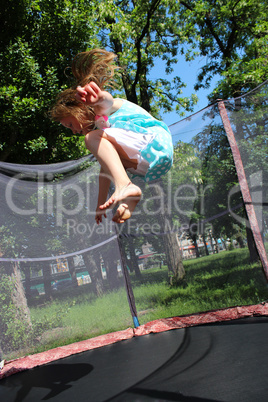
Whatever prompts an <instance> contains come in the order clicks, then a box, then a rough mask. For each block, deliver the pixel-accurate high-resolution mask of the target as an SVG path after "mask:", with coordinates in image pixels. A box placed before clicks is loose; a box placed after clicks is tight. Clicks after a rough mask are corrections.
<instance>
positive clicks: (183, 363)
mask: <svg viewBox="0 0 268 402" xmlns="http://www.w3.org/2000/svg"><path fill="white" fill-rule="evenodd" d="M267 336H268V317H253V318H252V317H251V318H245V319H239V320H234V321H231V322H224V323H214V324H205V325H200V326H195V327H190V328H181V329H174V330H170V331H166V332H162V333H158V334H150V335H145V336H142V337H137V338H133V339H130V340H125V341H121V342H119V343H116V344H113V345H108V346H104V347H102V348H98V349H95V350H92V351H88V352H83V353H80V354H76V355H74V356H71V357H67V358H65V359H61V360H59V361H56V362H53V363H50V364H47V365H44V366H41V367H37V368H35V369H32V370H28V371H25V372H21V373H19V374H15V375H13V376H11V377H8V378H6V379H3V380H2V381H1V382H0V398H1V400H2V401H6V402H22V401H27V402H28V401H29V402H37V401H42V400H51V401H58V402H61V401H62V402H63V401H66V402H67V401H68V402H69V401H74V400H77V401H79V402H80V401H81V402H83V401H85V402H86V401H90V402H104V401H111V402H112V401H114V402H121V401H122V402H130V401H131V402H139V401H148V402H150V401H152V402H156V401H159V402H160V401H226V402H227V401H230V402H231V401H233V402H239V401H241V402H254V401H258V402H266V401H267V392H268V382H267V376H268V365H267V356H268V346H267Z"/></svg>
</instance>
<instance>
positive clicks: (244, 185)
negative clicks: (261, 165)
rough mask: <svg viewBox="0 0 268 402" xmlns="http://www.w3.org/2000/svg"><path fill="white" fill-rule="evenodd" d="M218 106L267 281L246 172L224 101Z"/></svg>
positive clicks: (263, 252)
mask: <svg viewBox="0 0 268 402" xmlns="http://www.w3.org/2000/svg"><path fill="white" fill-rule="evenodd" d="M218 108H219V112H220V116H221V119H222V123H223V126H224V129H225V131H226V135H227V138H228V141H229V144H230V147H231V151H232V154H233V158H234V163H235V167H236V171H237V176H238V181H239V184H240V189H241V193H242V197H243V200H244V203H245V207H246V211H247V215H248V220H249V224H250V227H251V230H252V234H253V238H254V241H255V244H256V248H257V250H258V254H259V257H260V260H261V263H262V266H263V270H264V273H265V276H266V279H267V281H268V260H267V255H266V251H265V247H264V244H263V240H262V236H261V231H260V228H259V224H258V220H257V216H256V213H255V209H254V206H253V204H252V198H251V195H250V190H249V186H248V182H247V178H246V174H245V170H244V166H243V162H242V159H241V154H240V151H239V148H238V145H237V142H236V139H235V136H234V133H233V130H232V126H231V123H230V120H229V117H228V114H227V110H226V108H225V104H224V101H219V102H218Z"/></svg>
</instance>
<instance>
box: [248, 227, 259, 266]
mask: <svg viewBox="0 0 268 402" xmlns="http://www.w3.org/2000/svg"><path fill="white" fill-rule="evenodd" d="M246 232H247V243H248V249H249V261H250V262H251V263H254V262H257V261H259V254H258V251H257V248H256V245H255V241H254V238H253V234H252V230H251V229H250V228H248V227H246Z"/></svg>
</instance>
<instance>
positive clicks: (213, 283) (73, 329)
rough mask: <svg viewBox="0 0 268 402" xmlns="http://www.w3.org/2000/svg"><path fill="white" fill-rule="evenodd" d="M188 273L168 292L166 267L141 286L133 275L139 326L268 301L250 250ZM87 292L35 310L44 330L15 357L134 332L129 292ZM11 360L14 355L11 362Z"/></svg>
mask: <svg viewBox="0 0 268 402" xmlns="http://www.w3.org/2000/svg"><path fill="white" fill-rule="evenodd" d="M184 267H185V272H186V275H185V278H184V280H183V281H182V283H181V284H180V285H179V286H177V287H170V286H169V284H168V272H167V268H166V267H165V266H164V267H163V268H162V269H159V267H155V268H151V269H147V270H144V271H142V283H141V281H138V280H137V279H136V278H135V276H134V275H133V274H131V280H132V284H133V291H134V295H135V299H136V306H137V310H138V317H139V321H140V324H143V323H146V322H148V321H151V320H155V319H157V318H164V317H172V316H180V315H185V314H192V313H196V312H200V311H208V310H211V309H218V308H223V307H231V306H235V305H250V304H257V303H259V302H261V301H264V300H266V299H267V298H268V297H267V296H268V288H267V283H266V280H265V277H264V274H263V272H262V269H261V267H260V265H259V264H249V263H248V251H247V250H246V249H238V250H233V251H228V252H227V251H224V252H221V253H219V254H216V255H210V256H208V257H202V258H199V259H194V260H188V261H184ZM83 288H84V289H83V291H82V293H81V294H80V295H79V296H77V295H76V296H74V295H73V296H71V295H69V294H68V293H65V294H63V295H62V298H61V299H58V300H54V301H53V302H50V303H47V304H46V305H41V306H38V307H31V318H32V321H33V323H34V328H35V329H36V332H38V328H39V333H38V334H37V335H36V337H35V340H34V342H33V345H32V346H31V347H29V348H27V349H26V350H25V349H24V350H23V351H19V352H18V351H16V357H18V354H20V355H21V354H26V353H35V352H39V351H43V350H46V349H49V348H53V347H56V346H60V345H64V344H68V343H71V342H76V341H79V340H82V339H87V338H91V337H94V336H97V335H101V334H104V333H109V332H113V331H117V330H121V329H125V328H127V327H130V326H133V323H132V319H131V315H130V311H129V307H128V302H127V296H126V291H125V288H124V287H120V288H119V289H117V290H116V291H112V292H108V293H106V294H104V295H103V296H102V297H100V298H97V297H96V296H94V295H93V294H92V293H90V292H88V289H89V288H86V287H83ZM81 290H82V289H81ZM11 357H14V354H13V353H12V354H11V355H10V356H8V358H11ZM6 358H7V357H6Z"/></svg>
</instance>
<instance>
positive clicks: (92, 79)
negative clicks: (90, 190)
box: [51, 49, 173, 224]
mask: <svg viewBox="0 0 268 402" xmlns="http://www.w3.org/2000/svg"><path fill="white" fill-rule="evenodd" d="M115 57H116V56H115V55H114V54H113V53H111V52H107V51H106V50H102V49H94V50H91V51H89V52H83V53H79V54H78V55H77V56H76V57H75V58H74V60H73V63H72V72H73V75H74V77H75V78H76V85H75V87H74V88H71V89H67V90H65V91H63V92H61V93H60V95H59V97H58V100H57V102H56V104H55V106H54V107H53V108H52V110H51V117H52V119H53V120H55V121H58V122H60V123H61V124H62V125H63V126H65V127H67V128H70V129H71V130H72V132H73V133H74V134H76V133H78V134H84V135H85V145H86V147H87V148H88V149H89V150H90V152H91V153H92V154H93V155H94V156H95V157H96V159H97V160H98V162H99V163H100V166H101V169H100V174H99V195H98V203H97V208H96V217H95V219H96V222H97V223H98V224H99V223H100V222H102V216H105V217H106V210H107V209H109V208H113V207H114V206H116V205H117V210H116V212H115V215H114V216H113V221H114V222H116V223H123V222H125V221H126V220H127V219H129V218H130V217H131V215H132V213H133V211H134V209H135V207H136V205H137V204H138V202H139V201H140V199H141V195H142V194H141V189H140V188H139V187H138V186H137V185H135V184H134V183H132V182H131V180H130V179H129V176H128V174H127V171H128V172H130V173H132V174H134V175H136V176H140V177H142V178H143V179H144V180H145V181H146V182H148V181H151V180H155V179H157V178H159V177H160V176H161V175H163V174H165V173H166V172H167V171H168V170H169V169H170V167H171V165H172V160H173V146H172V140H171V135H170V132H169V129H168V127H167V126H166V124H165V123H163V122H161V121H159V120H156V119H155V118H154V117H152V116H151V115H150V114H149V113H148V112H147V111H145V110H144V109H142V108H141V107H140V106H138V105H136V104H134V103H131V102H129V101H127V100H125V99H120V98H113V97H112V95H111V94H110V93H109V92H107V91H105V90H104V88H105V87H106V86H107V84H110V86H111V83H112V79H113V76H114V70H115V68H117V67H116V66H115V65H114V59H115ZM111 181H112V182H113V183H114V186H115V191H114V193H113V195H112V196H111V197H109V198H108V199H107V197H108V191H109V187H110V184H111Z"/></svg>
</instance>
